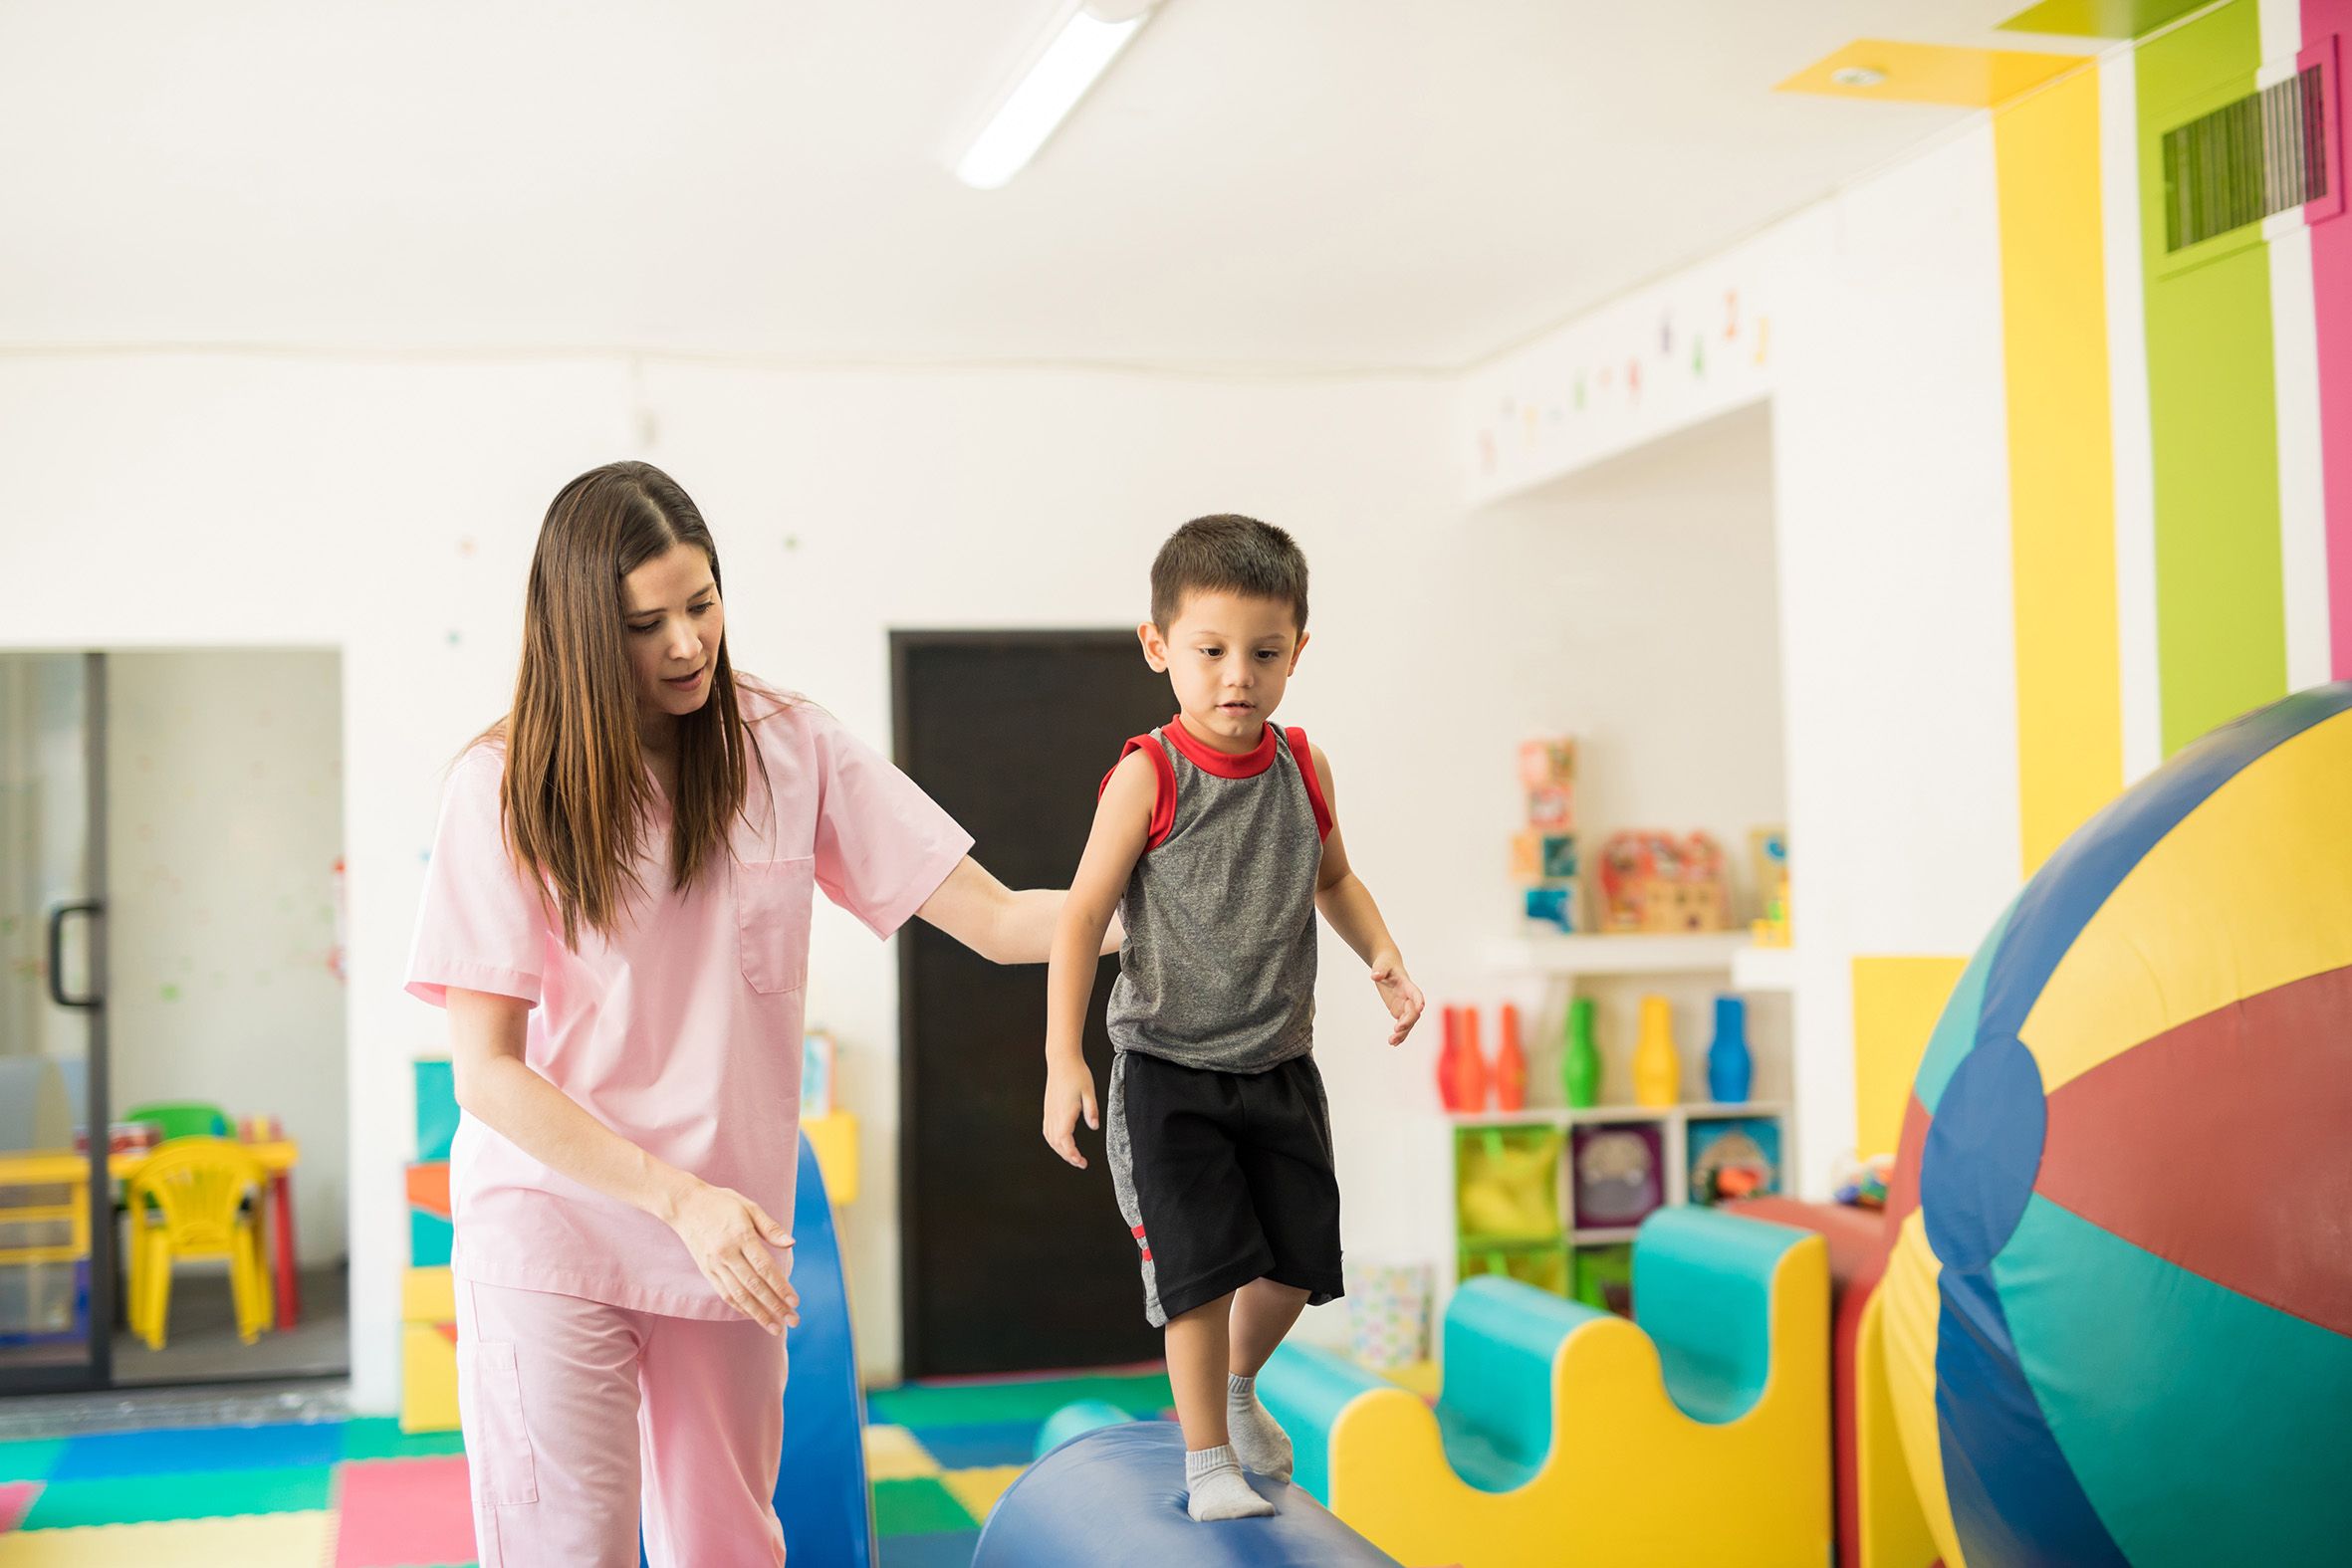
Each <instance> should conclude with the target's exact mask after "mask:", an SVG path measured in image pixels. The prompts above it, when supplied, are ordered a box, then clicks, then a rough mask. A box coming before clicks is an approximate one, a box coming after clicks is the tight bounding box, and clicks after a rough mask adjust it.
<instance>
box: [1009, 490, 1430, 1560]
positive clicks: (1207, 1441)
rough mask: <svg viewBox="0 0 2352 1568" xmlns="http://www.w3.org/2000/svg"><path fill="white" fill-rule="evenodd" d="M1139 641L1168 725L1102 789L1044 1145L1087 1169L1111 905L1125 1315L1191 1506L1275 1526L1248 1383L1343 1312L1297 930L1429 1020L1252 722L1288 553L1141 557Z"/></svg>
mask: <svg viewBox="0 0 2352 1568" xmlns="http://www.w3.org/2000/svg"><path fill="white" fill-rule="evenodd" d="M1136 635H1137V636H1138V637H1139V638H1140V639H1141V641H1142V643H1143V657H1144V659H1145V660H1146V661H1147V662H1148V663H1149V664H1150V665H1151V667H1152V668H1153V669H1155V670H1159V671H1163V672H1165V673H1166V674H1167V676H1168V679H1169V683H1170V684H1171V685H1172V686H1174V687H1175V689H1176V702H1177V707H1178V712H1177V715H1176V717H1175V718H1174V719H1172V720H1170V721H1169V722H1168V723H1167V724H1165V725H1163V726H1161V727H1160V728H1159V729H1157V730H1154V731H1153V732H1152V733H1151V734H1150V735H1147V736H1137V737H1136V738H1135V739H1134V740H1131V741H1129V742H1128V743H1127V746H1126V750H1125V751H1124V752H1123V753H1122V754H1121V755H1120V757H1119V762H1118V766H1117V767H1116V768H1114V769H1112V770H1111V772H1110V775H1109V777H1108V778H1106V779H1105V780H1104V781H1103V783H1102V796H1101V800H1100V803H1099V804H1098V805H1097V807H1096V809H1095V812H1094V828H1093V831H1092V833H1091V834H1090V835H1089V836H1088V838H1087V840H1086V850H1085V854H1084V856H1083V857H1082V858H1081V859H1080V860H1079V862H1078V870H1077V875H1076V876H1075V877H1074V878H1072V879H1071V883H1070V890H1069V900H1068V902H1067V903H1065V904H1064V905H1063V906H1062V909H1061V919H1060V922H1059V924H1058V926H1057V928H1056V930H1055V936H1054V957H1053V962H1052V965H1051V968H1050V970H1049V972H1048V977H1047V987H1048V1009H1047V1021H1046V1068H1047V1073H1046V1126H1045V1132H1046V1142H1048V1143H1049V1144H1052V1145H1053V1146H1054V1148H1055V1150H1056V1151H1057V1152H1058V1154H1060V1156H1061V1157H1062V1158H1063V1159H1064V1160H1067V1161H1068V1162H1069V1163H1070V1164H1071V1165H1074V1166H1079V1167H1081V1168H1082V1167H1083V1166H1084V1165H1085V1163H1086V1161H1085V1158H1084V1156H1082V1155H1080V1154H1079V1153H1078V1150H1077V1144H1076V1142H1075V1140H1074V1138H1073V1137H1072V1134H1073V1132H1074V1131H1075V1128H1076V1124H1077V1118H1078V1115H1079V1113H1080V1111H1081V1110H1082V1111H1083V1112H1084V1114H1085V1118H1086V1125H1087V1126H1088V1127H1097V1126H1100V1125H1101V1121H1100V1119H1099V1118H1098V1117H1097V1115H1096V1112H1095V1104H1094V1079H1093V1075H1092V1074H1091V1073H1090V1072H1089V1071H1088V1070H1087V1068H1086V1062H1085V1056H1084V1054H1083V1051H1082V1049H1081V1046H1080V1034H1079V1031H1080V1027H1081V1025H1082V1022H1083V1020H1084V1016H1085V1011H1086V1002H1087V998H1088V995H1089V993H1090V992H1091V989H1092V985H1093V978H1094V955H1095V954H1096V953H1097V952H1099V951H1100V950H1101V946H1102V936H1103V931H1104V928H1105V927H1106V925H1107V924H1108V922H1109V920H1110V917H1111V913H1112V911H1113V909H1114V908H1115V909H1116V910H1117V911H1118V912H1119V914H1120V915H1121V917H1122V918H1123V919H1124V921H1125V923H1126V942H1125V945H1124V946H1122V947H1121V948H1120V950H1119V978H1118V982H1117V984H1116V985H1115V986H1114V987H1113V988H1112V990H1111V994H1110V1009H1109V1025H1110V1038H1111V1044H1112V1045H1113V1046H1114V1047H1115V1056H1114V1059H1113V1061H1112V1063H1111V1069H1110V1117H1109V1123H1110V1130H1109V1132H1108V1133H1107V1135H1106V1136H1105V1143H1106V1146H1107V1152H1108V1155H1109V1159H1110V1169H1111V1183H1112V1186H1113V1187H1114V1188H1116V1189H1117V1192H1118V1199H1119V1210H1120V1213H1121V1214H1123V1215H1124V1216H1125V1217H1126V1221H1127V1226H1128V1229H1129V1230H1131V1231H1132V1232H1134V1234H1135V1244H1136V1246H1137V1247H1138V1248H1140V1249H1141V1251H1142V1254H1143V1310H1144V1315H1145V1316H1146V1317H1147V1318H1149V1320H1150V1321H1151V1322H1152V1323H1153V1324H1154V1325H1155V1326H1159V1327H1164V1328H1166V1330H1167V1335H1168V1379H1169V1382H1170V1383H1171V1384H1173V1385H1174V1388H1175V1394H1176V1415H1177V1418H1178V1420H1180V1421H1181V1422H1182V1423H1183V1425H1184V1447H1185V1451H1186V1452H1185V1456H1184V1478H1185V1482H1186V1486H1187V1489H1188V1490H1189V1492H1190V1494H1191V1496H1190V1501H1189V1503H1188V1507H1189V1509H1190V1511H1191V1514H1192V1516H1193V1517H1194V1518H1195V1519H1235V1518H1243V1517H1247V1516H1249V1515H1252V1514H1262V1513H1272V1512H1273V1511H1274V1505H1273V1504H1271V1503H1269V1502H1267V1501H1266V1500H1265V1499H1264V1498H1262V1497H1260V1496H1259V1495H1258V1494H1257V1493H1256V1492H1255V1491H1253V1490H1252V1489H1251V1488H1250V1484H1249V1482H1248V1481H1247V1480H1245V1479H1243V1476H1242V1468H1243V1466H1245V1465H1246V1466H1247V1467H1249V1468H1250V1469H1253V1470H1256V1471H1257V1472H1259V1473H1260V1474H1262V1475H1270V1476H1273V1477H1276V1478H1277V1479H1286V1480H1287V1479H1288V1478H1289V1477H1290V1474H1291V1440H1290V1438H1289V1437H1288V1436H1287V1435H1285V1433H1284V1432H1283V1429H1282V1428H1281V1427H1280V1426H1278V1425H1277V1424H1276V1423H1275V1421H1274V1419H1273V1418H1272V1417H1271V1416H1269V1415H1268V1414H1267V1413H1266V1410H1265V1408H1264V1407H1263V1406H1261V1405H1260V1404H1259V1403H1258V1396H1257V1393H1256V1379H1257V1376H1258V1370H1259V1368H1261V1367H1263V1366H1264V1365H1265V1364H1266V1359H1267V1358H1268V1357H1269V1356H1271V1355H1273V1354H1274V1350H1275V1347H1276V1346H1277V1345H1280V1344H1281V1343H1282V1341H1283V1336H1284V1335H1285V1334H1287V1333H1289V1332H1290V1330H1291V1325H1292V1324H1293V1323H1294V1322H1296V1321H1297V1319H1298V1313H1299V1310H1300V1309H1301V1308H1302V1307H1305V1306H1307V1305H1309V1304H1314V1305H1319V1304H1321V1303H1322V1302H1325V1301H1329V1300H1331V1299H1332V1298H1333V1297H1335V1296H1337V1295H1338V1294H1339V1293H1340V1269H1339V1186H1338V1182H1337V1179H1336V1177H1335V1175H1334V1173H1333V1171H1332V1166H1331V1128H1330V1121H1329V1116H1328V1112H1327V1110H1326V1107H1325V1104H1324V1100H1323V1085H1322V1078H1321V1076H1320V1075H1319V1074H1317V1073H1316V1071H1315V1068H1314V1058H1313V1057H1312V1055H1310V1054H1309V1052H1310V1051H1311V1050H1312V1049H1313V1045H1314V1035H1313V1024H1314V972H1315V919H1314V916H1315V911H1316V910H1318V909H1319V910H1321V911H1322V914H1323V918H1324V919H1326V920H1328V921H1330V923H1331V925H1332V928H1333V929H1334V930H1336V931H1337V932H1338V933H1339V935H1340V936H1341V937H1342V938H1344V939H1345V940H1346V942H1347V945H1348V946H1349V947H1351V948H1353V949H1354V950H1355V951H1356V954H1357V956H1358V957H1360V958H1362V959H1363V960H1364V962H1365V963H1366V964H1368V965H1370V966H1371V971H1372V983H1373V984H1374V985H1375V986H1376V987H1378V988H1379V993H1380V1000H1381V1002H1382V1003H1383V1004H1385V1005H1386V1007H1387V1008H1388V1011H1389V1014H1390V1016H1391V1017H1392V1018H1394V1019H1395V1027H1394V1028H1393V1029H1392V1030H1391V1031H1390V1033H1389V1037H1388V1043H1389V1044H1391V1045H1395V1044H1397V1043H1399V1042H1401V1041H1402V1040H1403V1039H1404V1037H1405V1036H1406V1034H1408V1033H1409V1032H1411V1030H1412V1027H1413V1023H1414V1021H1415V1020H1416V1019H1417V1018H1419V1017H1420V1016H1421V1007H1422V1001H1421V993H1420V991H1419V990H1417V989H1416V988H1415V987H1414V985H1413V983H1412V981H1411V980H1410V979H1408V978H1407V977H1406V975H1405V966H1404V963H1403V961H1402V960H1401V959H1400V958H1399V957H1398V956H1397V950H1396V944H1395V942H1394V941H1393V940H1391V939H1390V937H1389V935H1388V927H1387V926H1386V925H1385V924H1384V923H1382V921H1381V919H1380V911H1379V909H1378V908H1377V907H1375V906H1374V905H1373V903H1372V895H1371V893H1370V892H1368V891H1367V890H1366V889H1365V887H1364V884H1363V883H1362V882H1361V881H1359V880H1358V879H1357V878H1356V876H1355V874H1354V873H1353V872H1351V871H1350V870H1348V868H1347V851H1346V849H1345V848H1344V847H1342V845H1341V844H1340V841H1339V829H1338V827H1337V826H1336V825H1334V823H1333V821H1332V817H1331V800H1332V794H1331V768H1330V765H1329V764H1328V763H1326V762H1325V761H1324V760H1323V754H1322V753H1321V752H1320V751H1318V750H1316V749H1315V748H1313V747H1311V746H1309V745H1308V744H1307V741H1306V737H1305V735H1304V733H1303V732H1301V731H1298V730H1290V731H1278V730H1276V729H1275V728H1274V726H1273V725H1272V724H1270V723H1269V722H1268V721H1269V720H1271V719H1272V718H1273V717H1274V711H1275V708H1276V707H1277V706H1278V705H1279V704H1280V703H1281V702H1282V700H1283V687H1284V685H1285V684H1286V683H1287V682H1288V681H1289V680H1290V677H1291V672H1292V671H1293V670H1294V669H1296V668H1297V667H1298V655H1299V653H1300V651H1301V650H1302V649H1304V648H1305V646H1306V559H1305V558H1304V557H1303V556H1301V555H1300V554H1299V552H1298V547H1297V546H1296V545H1295V544H1294V543H1292V540H1291V537H1290V536H1289V535H1288V534H1285V533H1284V532H1283V531H1282V530H1281V529H1278V528H1273V527H1270V526H1269V525H1267V524H1264V523H1260V522H1257V521H1256V520H1254V519H1251V518H1244V517H1208V518H1196V519H1195V520H1193V521H1192V522H1190V523H1187V524H1185V525H1184V527H1182V528H1180V529H1178V530H1177V531H1176V532H1175V533H1174V534H1173V535H1171V536H1170V537H1169V539H1168V542H1167V543H1166V544H1165V545H1163V546H1161V547H1160V553H1159V556H1158V558H1157V559H1156V560H1153V562H1152V566H1151V619H1150V620H1149V621H1148V622H1146V623H1145V624H1143V625H1141V626H1138V627H1137V628H1136Z"/></svg>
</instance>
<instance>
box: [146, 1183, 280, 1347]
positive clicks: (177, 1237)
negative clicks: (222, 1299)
mask: <svg viewBox="0 0 2352 1568" xmlns="http://www.w3.org/2000/svg"><path fill="white" fill-rule="evenodd" d="M268 1181H269V1173H268V1172H266V1171H264V1170H263V1169H262V1165H261V1162H260V1161H259V1160H256V1159H255V1158H254V1157H253V1156H252V1155H251V1154H249V1153H248V1152H246V1150H245V1149H244V1148H243V1147H242V1146H240V1145H238V1144H235V1143H232V1142H230V1141H229V1140H228V1139H226V1138H173V1139H171V1140H169V1141H168V1142H166V1143H164V1144H163V1145H162V1146H161V1147H160V1148H158V1149H157V1150H156V1151H155V1152H154V1154H152V1155H150V1156H149V1157H148V1158H147V1161H146V1163H145V1164H144V1165H142V1166H140V1167H139V1169H138V1174H137V1175H135V1176H133V1177H132V1178H131V1179H130V1185H129V1190H128V1192H127V1193H126V1194H125V1195H124V1197H125V1199H126V1201H127V1207H128V1208H129V1210H130V1213H131V1216H132V1222H133V1223H132V1227H131V1232H130V1247H131V1262H130V1281H131V1284H130V1326H131V1329H132V1331H133V1332H135V1333H136V1334H137V1335H138V1336H139V1337H140V1338H141V1339H143V1340H145V1341H146V1342H147V1348H148V1349H150V1350H161V1349H162V1348H163V1337H164V1336H163V1331H164V1326H165V1324H166V1323H167V1322H168V1321H169V1319H170V1316H171V1271H172V1265H173V1264H174V1263H176V1262H177V1261H178V1260H179V1259H181V1258H193V1257H221V1258H226V1259H228V1264H229V1288H230V1291H231V1293H232V1294H233V1295H234V1297H235V1299H236V1303H237V1337H238V1338H239V1339H242V1340H243V1341H244V1342H245V1343H246V1344H248V1345H250V1344H252V1343H253V1342H254V1340H255V1339H256V1338H258V1337H259V1336H260V1334H261V1331H262V1330H263V1329H265V1328H268V1327H270V1326H271V1324H272V1323H273V1321H274V1312H275V1308H274V1307H273V1305H272V1301H271V1295H270V1279H269V1269H268V1267H267V1265H266V1264H265V1263H264V1262H263V1260H262V1245H261V1225H260V1222H259V1220H258V1219H257V1218H256V1217H257V1214H258V1211H259V1205H258V1204H257V1203H255V1202H251V1201H250V1200H255V1199H258V1198H259V1196H260V1194H261V1191H262V1189H263V1187H264V1186H265V1185H266V1184H267V1183H268Z"/></svg>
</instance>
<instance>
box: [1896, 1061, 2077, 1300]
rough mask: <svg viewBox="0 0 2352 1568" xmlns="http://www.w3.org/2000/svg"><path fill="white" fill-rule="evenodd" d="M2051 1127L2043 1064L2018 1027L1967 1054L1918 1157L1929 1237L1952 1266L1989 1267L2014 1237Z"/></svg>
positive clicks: (1938, 1106) (1945, 1262) (1922, 1206)
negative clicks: (2016, 1032)
mask: <svg viewBox="0 0 2352 1568" xmlns="http://www.w3.org/2000/svg"><path fill="white" fill-rule="evenodd" d="M2048 1131H2049V1102H2048V1099H2047V1098H2046V1097H2045V1096H2044V1094H2043V1092H2042V1087H2041V1067H2040V1064H2039V1063H2037V1062H2035V1061H2034V1059H2033V1053H2032V1052H2031V1051H2029V1050H2027V1049H2026V1048H2025V1046H2024V1044H2023V1043H2022V1042H2021V1041H2019V1040H2018V1039H2017V1038H2016V1037H2015V1036H2014V1035H2009V1036H2007V1037H2004V1038H2000V1039H1994V1040H1987V1041H1985V1042H1984V1043H1983V1044H1980V1045H1979V1046H1978V1047H1977V1048H1976V1049H1975V1050H1973V1051H1970V1052H1969V1053H1968V1055H1967V1056H1965V1057H1963V1058H1962V1059H1961V1063H1960V1065H1959V1066H1958V1067H1957V1068H1955V1069H1954V1070H1953V1074H1952V1078H1951V1081H1949V1082H1948V1083H1946V1084H1945V1085H1944V1094H1943V1097H1942V1098H1941V1099H1940V1100H1938V1101H1937V1102H1936V1115H1935V1120H1934V1121H1932V1122H1930V1123H1929V1124H1928V1139H1927V1147H1926V1149H1924V1150H1923V1151H1922V1152H1921V1155H1920V1165H1919V1207H1920V1209H1921V1211H1922V1212H1923V1214H1924V1215H1925V1218H1926V1224H1927V1232H1928V1244H1929V1245H1930V1246H1931V1247H1933V1248H1934V1249H1935V1253H1936V1257H1937V1259H1938V1260H1939V1261H1941V1262H1942V1263H1943V1265H1944V1266H1945V1267H1946V1268H1957V1269H1962V1270H1964V1271H1973V1270H1977V1269H1981V1268H1984V1267H1986V1266H1988V1265H1990V1264H1991V1263H1992V1261H1993V1259H1994V1258H1995V1257H1996V1256H1997V1255H1998V1254H1999V1251H2000V1249H2001V1248H2002V1247H2004V1246H2006V1245H2007V1244H2008V1239H2009V1237H2010V1236H2011V1235H2012V1234H2014V1233H2015V1232H2016V1229H2017V1222H2018V1221H2020V1220H2022V1219H2023V1218H2024V1217H2025V1204H2026V1201H2027V1200H2029V1199H2030V1198H2032V1196H2033V1179H2034V1177H2035V1176H2036V1175H2038V1174H2039V1173H2040V1171H2041V1145H2042V1138H2043V1136H2044V1135H2045V1134H2046V1133H2047V1132H2048Z"/></svg>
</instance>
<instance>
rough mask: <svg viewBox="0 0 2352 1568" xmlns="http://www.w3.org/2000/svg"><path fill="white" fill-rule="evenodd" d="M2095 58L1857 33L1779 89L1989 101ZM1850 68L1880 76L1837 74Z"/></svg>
mask: <svg viewBox="0 0 2352 1568" xmlns="http://www.w3.org/2000/svg"><path fill="white" fill-rule="evenodd" d="M2091 63H2092V60H2091V57H2090V56H2088V55H2046V54H2030V53H2027V52H2025V51H2023V50H2016V49H1956V48H1953V47H1951V46H1949V45H1945V44H1904V43H1897V42H1895V41H1893V40H1891V39H1884V38H1859V39H1856V40H1855V41H1854V42H1852V43H1850V44H1848V45H1846V46H1845V47H1844V48H1843V49H1840V50H1838V51H1837V52H1836V53H1835V54H1832V55H1830V56H1828V57H1827V58H1826V59H1823V60H1820V61H1818V62H1816V63H1814V64H1813V65H1810V66H1807V67H1805V69H1804V70H1802V71H1799V72H1798V73H1797V74H1796V75H1794V76H1792V77H1790V78H1789V79H1788V80H1787V81H1785V82H1783V83H1781V84H1780V85H1779V87H1778V88H1776V89H1775V90H1774V91H1776V92H1781V93H1813V94H1819V95H1822V96H1824V97H1827V98H1846V99H1865V100H1869V101H1871V102H1874V103H1880V104H1943V105H1948V106H1950V107H1951V108H1954V109H1991V108H1993V107H1994V106H1995V105H1996V104H2005V103H2007V102H2008V101H2009V100H2010V99H2013V98H2015V97H2017V96H2018V95H2019V94H2022V93H2029V92H2031V91H2032V90H2033V89H2035V88H2037V87H2040V86H2041V85H2042V84H2043V83H2045V82H2054V81H2056V80H2057V79H2058V78H2060V77H2062V76H2064V75H2066V74H2067V73H2068V72H2070V71H2079V70H2081V69H2083V68H2084V67H2086V66H2089V65H2090V64H2091ZM1851 72H1863V73H1871V72H1874V73H1876V74H1877V76H1878V78H1879V80H1877V81H1876V82H1873V83H1869V84H1867V85H1864V84H1862V83H1859V82H1851V81H1840V80H1839V75H1840V73H1851Z"/></svg>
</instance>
